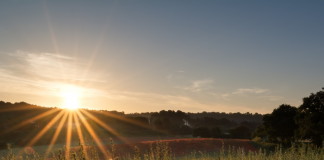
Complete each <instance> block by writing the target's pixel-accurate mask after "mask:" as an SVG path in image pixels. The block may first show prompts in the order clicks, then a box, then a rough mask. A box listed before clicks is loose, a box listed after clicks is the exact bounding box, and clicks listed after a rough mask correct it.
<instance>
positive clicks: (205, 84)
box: [176, 79, 214, 92]
mask: <svg viewBox="0 0 324 160" xmlns="http://www.w3.org/2000/svg"><path fill="white" fill-rule="evenodd" d="M212 83H214V80H213V79H202V80H197V81H192V82H191V84H190V85H189V86H186V87H181V86H177V87H176V88H180V89H184V90H188V91H191V92H200V91H203V90H208V89H211V88H213V86H212Z"/></svg>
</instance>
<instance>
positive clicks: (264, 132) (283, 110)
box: [252, 88, 324, 147]
mask: <svg viewBox="0 0 324 160" xmlns="http://www.w3.org/2000/svg"><path fill="white" fill-rule="evenodd" d="M254 137H263V138H267V140H268V141H270V142H275V143H281V144H283V145H285V146H290V145H291V143H292V142H296V141H310V142H312V143H313V144H315V145H316V146H318V147H322V146H323V140H324V88H322V90H320V91H318V92H317V93H311V94H310V95H309V96H308V97H305V98H303V103H302V104H301V105H300V106H299V107H294V106H291V105H288V104H282V105H280V106H279V107H278V108H275V109H274V110H273V112H272V113H271V114H266V115H264V116H263V123H262V125H260V126H259V127H258V128H257V129H256V130H255V132H253V134H252V138H254Z"/></svg>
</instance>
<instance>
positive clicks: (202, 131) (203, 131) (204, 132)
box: [192, 127, 211, 138]
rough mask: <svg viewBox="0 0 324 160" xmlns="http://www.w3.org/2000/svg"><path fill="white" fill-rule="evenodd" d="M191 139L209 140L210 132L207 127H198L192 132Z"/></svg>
mask: <svg viewBox="0 0 324 160" xmlns="http://www.w3.org/2000/svg"><path fill="white" fill-rule="evenodd" d="M192 136H193V137H201V138H210V137H211V135H210V132H209V129H208V128H207V127H199V128H196V129H195V130H194V131H193V135H192Z"/></svg>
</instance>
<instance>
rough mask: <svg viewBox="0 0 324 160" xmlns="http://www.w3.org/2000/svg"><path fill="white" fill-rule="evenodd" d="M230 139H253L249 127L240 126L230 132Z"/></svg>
mask: <svg viewBox="0 0 324 160" xmlns="http://www.w3.org/2000/svg"><path fill="white" fill-rule="evenodd" d="M229 133H230V138H235V139H250V138H251V131H250V129H249V128H248V127H245V126H238V127H235V128H233V129H231V130H230V131H229Z"/></svg>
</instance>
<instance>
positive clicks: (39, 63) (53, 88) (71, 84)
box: [0, 51, 100, 95]
mask: <svg viewBox="0 0 324 160" xmlns="http://www.w3.org/2000/svg"><path fill="white" fill-rule="evenodd" d="M2 54H3V55H2V57H3V58H4V59H3V60H0V87H1V91H2V92H16V93H17V92H18V93H28V94H44V93H46V94H52V95H53V94H54V95H55V94H58V92H60V91H61V90H75V91H78V92H82V93H98V92H99V91H97V90H95V89H91V88H87V87H82V86H81V85H80V84H78V83H76V82H81V81H83V82H84V81H86V82H92V81H100V80H98V79H94V78H93V77H95V76H94V75H93V74H91V75H89V77H91V78H87V77H85V78H84V77H83V68H84V65H83V64H82V63H79V62H77V61H76V60H75V59H73V58H72V57H68V56H64V55H59V54H52V53H28V52H23V51H17V52H15V53H2Z"/></svg>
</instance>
